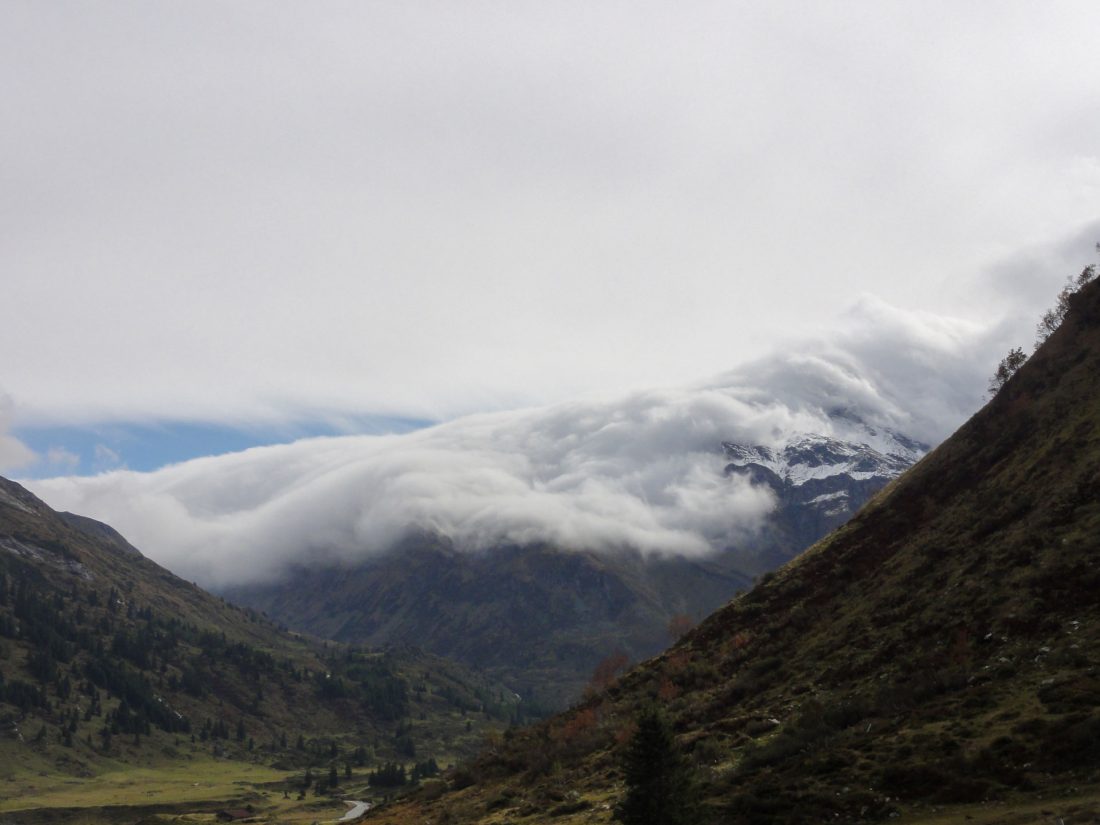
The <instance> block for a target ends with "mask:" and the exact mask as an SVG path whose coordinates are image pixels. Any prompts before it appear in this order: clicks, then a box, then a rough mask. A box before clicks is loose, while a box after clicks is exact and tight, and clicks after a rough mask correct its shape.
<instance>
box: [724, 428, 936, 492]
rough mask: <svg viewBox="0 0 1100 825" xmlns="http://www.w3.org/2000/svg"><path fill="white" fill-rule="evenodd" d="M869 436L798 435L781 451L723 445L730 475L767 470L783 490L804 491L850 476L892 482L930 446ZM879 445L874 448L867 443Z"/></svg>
mask: <svg viewBox="0 0 1100 825" xmlns="http://www.w3.org/2000/svg"><path fill="white" fill-rule="evenodd" d="M861 429H863V431H864V432H863V433H861V434H866V435H868V436H870V438H867V439H865V440H863V441H858V442H857V441H848V440H841V439H838V438H833V437H830V436H824V435H814V434H798V435H794V436H791V437H789V438H788V439H787V440H786V441H785V442H783V443H781V444H779V445H778V446H776V447H765V446H761V445H753V446H746V445H743V444H735V443H733V442H729V441H724V442H722V449H723V450H724V451H725V454H726V458H727V459H728V460H729V464H728V465H727V466H726V472H727V473H729V472H735V471H736V470H738V469H740V468H746V469H749V470H760V469H763V470H767V471H769V472H770V473H772V474H774V475H775V477H776V478H778V480H779V481H780V482H782V483H783V484H784V485H789V486H791V487H799V486H802V485H803V484H806V483H807V482H809V481H813V480H819V479H826V478H832V477H834V476H847V477H849V478H851V479H854V480H857V481H862V480H867V479H872V478H881V479H891V478H895V477H896V476H898V475H900V474H901V473H903V472H904V471H905V470H906V469H907V468H908V467H909V466H910V465H912V464H913V463H914V462H915V461H917V460H918V459H919V458H920V457H921V456H922V455H923V454H924V453H925V452H926V451H927V449H928V448H927V446H925V445H923V444H920V443H918V442H916V441H913V440H912V439H909V438H907V437H905V436H902V435H900V434H898V433H893V432H891V431H887V430H874V429H873V428H870V427H867V425H862V426H861ZM867 441H873V442H875V445H874V446H872V444H869V443H866V442H867Z"/></svg>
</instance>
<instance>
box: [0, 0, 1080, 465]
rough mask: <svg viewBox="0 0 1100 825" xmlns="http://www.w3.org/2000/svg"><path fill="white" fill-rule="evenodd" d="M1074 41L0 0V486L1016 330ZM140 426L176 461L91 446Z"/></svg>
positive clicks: (796, 13)
mask: <svg viewBox="0 0 1100 825" xmlns="http://www.w3.org/2000/svg"><path fill="white" fill-rule="evenodd" d="M1098 31H1100V4H1097V3H1096V2H1095V0H1091V2H1079V3H1073V2H1063V3H1059V2H1043V3H1038V2H1029V3H1023V2H1003V3H958V2H944V3H935V2H922V3H889V2H881V3H852V2H845V3H825V2H822V3H806V2H794V3H782V2H771V1H769V2H766V3H765V2H757V3H729V2H723V3H713V4H711V3H692V4H684V3H671V2H668V3H639V2H629V3H626V2H622V3H613V2H608V3H599V2H595V3H594V2H590V0H585V1H584V2H575V3H574V2H566V0H558V2H554V3H522V2H496V3H483V2H463V3H442V2H441V3H416V2H407V1H406V0H402V2H393V3H384V2H377V3H362V2H355V3H325V2H321V3H314V2H311V3H279V2H271V0H265V2H262V3H260V2H257V3H247V2H235V3H203V2H158V3H149V2H146V1H145V0H141V2H133V3H126V2H117V1H116V2H110V3H96V2H79V3H77V2H74V3H64V2H50V3H42V2H16V1H15V0H10V1H9V2H5V3H3V4H2V5H0V99H2V100H3V102H4V114H3V127H2V128H0V175H2V177H0V263H2V274H0V278H2V284H0V287H2V295H0V349H2V351H3V352H4V357H3V359H0V463H5V464H6V465H7V467H9V468H15V469H18V468H20V467H22V470H23V471H24V472H26V473H28V474H36V475H48V474H57V473H61V472H72V471H79V472H94V471H95V470H97V469H107V468H110V467H112V466H118V465H121V464H126V463H127V462H128V461H129V463H130V465H131V466H135V462H136V463H138V464H140V463H141V461H144V462H145V464H146V465H149V464H156V463H158V462H164V461H168V460H176V459H179V458H185V457H187V456H189V455H201V454H204V453H213V452H224V451H225V450H227V449H236V448H239V447H244V446H250V445H251V444H253V443H260V442H262V441H264V440H279V439H278V438H276V437H275V435H282V436H284V437H283V438H282V440H286V438H285V436H286V435H287V434H288V433H289V434H290V435H300V434H316V433H321V432H330V431H340V430H351V431H361V430H364V429H366V430H378V429H398V430H400V429H410V428H414V427H416V426H419V425H420V424H422V423H423V422H424V421H426V420H446V419H450V418H454V417H456V416H458V415H460V414H464V413H470V412H479V411H493V410H503V409H509V408H516V407H522V406H529V405H534V404H541V403H546V402H559V401H565V400H568V399H571V398H575V397H578V396H583V395H584V394H586V393H591V392H593V391H600V392H608V391H616V392H618V391H627V390H629V389H631V388H645V387H651V386H670V385H679V384H682V383H684V382H688V381H692V380H696V379H701V378H703V377H705V376H708V375H711V374H715V373H719V372H721V371H724V370H728V369H730V368H733V367H735V366H737V365H738V364H742V363H744V362H746V361H747V360H749V359H752V358H756V357H759V356H762V355H764V354H766V353H768V352H771V351H774V350H776V349H777V348H778V349H782V348H783V347H784V346H786V345H787V344H788V343H789V342H790V341H793V340H802V339H805V338H806V337H807V336H811V335H812V334H816V331H817V330H818V329H819V328H821V327H823V326H835V324H836V323H837V321H838V319H843V318H845V317H852V316H851V315H845V313H846V312H850V310H851V307H853V306H857V307H858V306H861V304H860V303H859V302H860V301H866V300H873V301H882V302H885V303H886V304H888V305H892V306H894V307H897V308H899V310H901V311H903V312H906V313H912V312H923V313H932V314H935V315H943V316H955V317H959V318H963V319H967V320H968V321H969V322H971V323H974V324H978V325H984V326H986V327H990V328H992V327H994V326H996V325H997V324H999V323H1002V322H1005V319H1006V318H1009V317H1015V316H1014V315H1013V313H1016V314H1019V312H1020V311H1021V306H1023V307H1025V308H1026V309H1027V311H1028V312H1029V313H1031V314H1034V315H1037V314H1038V313H1039V312H1041V310H1042V308H1043V304H1044V303H1049V299H1048V298H1047V297H1043V296H1050V298H1052V297H1053V290H1054V289H1056V287H1057V284H1058V282H1059V281H1061V280H1062V279H1063V278H1064V277H1065V275H1067V274H1070V273H1071V272H1073V271H1075V270H1076V269H1079V268H1080V267H1081V266H1083V265H1084V264H1085V263H1087V262H1088V261H1089V260H1090V258H1089V253H1090V251H1091V246H1092V243H1093V242H1094V241H1095V240H1100V238H1098V237H1097V233H1096V230H1097V228H1098V225H1097V224H1096V220H1097V218H1098V217H1100V156H1098V153H1100V83H1098V82H1097V77H1098V74H1097V65H1098V64H1097V45H1096V33H1097V32H1098ZM1008 288H1011V290H1012V294H1011V297H1009V296H1006V294H1005V290H1006V289H1008ZM866 296H874V298H873V299H869V298H867V297H866ZM1025 299H1026V300H1025ZM1032 301H1037V302H1038V303H1037V304H1036V305H1035V306H1034V307H1032V306H1031V305H1030V303H1029V302H1032ZM862 305H863V306H866V304H862ZM875 305H876V306H878V305H879V304H875ZM856 315H857V316H858V311H857V313H856ZM1019 343H1021V344H1027V343H1028V341H1027V340H1022V341H1020V342H1019ZM985 355H986V356H988V353H985ZM136 427H142V428H145V429H144V430H143V432H145V433H149V432H153V433H155V432H157V428H158V427H160V428H166V429H162V430H161V431H162V432H169V431H170V432H171V433H172V434H173V437H175V438H177V439H179V438H183V441H181V442H180V446H179V449H178V451H177V452H178V454H177V453H169V452H161V453H157V454H156V457H155V458H151V457H150V456H149V455H146V456H144V457H140V456H138V455H136V454H135V455H134V456H126V455H121V454H120V451H121V450H122V448H121V447H120V446H119V445H120V443H121V442H120V441H118V440H116V441H111V440H110V439H107V438H100V437H99V434H101V433H103V432H107V431H109V430H110V429H111V428H115V431H123V430H125V431H128V432H130V433H133V432H134V428H136ZM127 428H129V429H128V430H127ZM180 428H184V429H183V430H181V429H180ZM241 431H246V432H252V433H253V435H252V436H240V437H238V436H233V437H229V436H227V435H226V433H229V432H241ZM180 432H184V433H185V435H184V436H180ZM273 433H274V434H275V435H272V434H273ZM234 439H235V440H234ZM151 440H155V436H148V435H147V436H146V437H144V441H143V442H142V443H145V444H147V443H149V442H150V441H151ZM183 442H186V444H184V443H183ZM51 448H52V450H51ZM32 453H33V455H32Z"/></svg>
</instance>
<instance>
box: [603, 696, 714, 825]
mask: <svg viewBox="0 0 1100 825" xmlns="http://www.w3.org/2000/svg"><path fill="white" fill-rule="evenodd" d="M637 724H638V730H637V731H636V732H635V734H634V736H633V737H632V738H631V740H630V742H629V743H628V745H627V747H626V751H625V753H624V754H623V775H624V778H625V779H626V796H625V797H623V800H622V801H621V802H620V803H619V805H618V807H617V808H616V809H615V818H616V819H618V820H619V821H620V822H622V823H623V824H624V825H695V823H696V822H697V818H696V805H695V792H694V782H693V778H692V773H691V766H690V765H689V764H688V763H687V761H686V760H685V759H684V758H683V756H682V755H681V754H680V752H679V751H677V750H676V741H675V739H674V738H673V736H672V728H671V727H670V725H669V723H668V720H667V719H666V718H665V717H664V714H662V713H661V712H660V711H659V710H657V709H656V708H647V709H645V710H643V711H642V712H641V714H640V715H639V716H638V719H637Z"/></svg>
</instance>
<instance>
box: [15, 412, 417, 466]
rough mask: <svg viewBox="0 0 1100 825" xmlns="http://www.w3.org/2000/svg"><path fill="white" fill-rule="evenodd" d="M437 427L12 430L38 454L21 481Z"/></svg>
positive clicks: (358, 422) (354, 421) (380, 420)
mask: <svg viewBox="0 0 1100 825" xmlns="http://www.w3.org/2000/svg"><path fill="white" fill-rule="evenodd" d="M433 423H435V422H432V421H426V420H420V419H413V418H389V417H381V416H361V417H356V418H350V419H349V418H344V419H341V420H340V421H339V422H338V423H332V422H327V421H312V422H296V423H294V424H280V425H272V426H262V425H259V426H257V425H251V424H250V425H241V426H233V425H227V424H208V423H194V422H157V423H125V422H115V423H111V424H99V425H94V426H48V427H20V428H17V429H14V430H13V431H12V435H14V436H16V437H17V438H18V439H19V440H20V441H22V442H23V443H24V444H26V445H27V446H28V447H30V448H31V449H32V450H33V451H34V452H35V454H36V455H37V457H38V458H37V461H35V463H33V464H31V465H30V466H26V467H22V468H20V471H19V472H18V473H17V475H19V476H20V477H21V478H26V479H35V478H50V477H53V476H62V475H95V474H97V473H103V472H108V471H110V470H119V469H129V470H141V471H148V470H156V469H158V468H160V467H164V466H166V465H168V464H177V463H179V462H181V461H187V460H188V459H192V458H200V457H202V456H210V455H221V454H223V453H230V452H237V451H239V450H246V449H248V448H249V447H262V446H266V445H269V444H285V443H287V442H289V441H294V440H296V439H299V438H311V437H315V436H331V435H349V434H361V435H380V434H383V433H402V432H410V431H412V430H417V429H421V428H423V427H427V426H430V425H431V424H433Z"/></svg>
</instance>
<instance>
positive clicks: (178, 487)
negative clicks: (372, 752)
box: [31, 299, 1000, 587]
mask: <svg viewBox="0 0 1100 825" xmlns="http://www.w3.org/2000/svg"><path fill="white" fill-rule="evenodd" d="M844 329H845V330H847V331H846V332H843V333H834V334H830V335H826V336H822V337H821V338H820V339H819V340H815V341H810V342H804V343H802V344H801V345H799V346H796V347H792V348H791V349H790V350H789V351H788V352H787V353H785V354H782V355H776V356H774V357H771V358H769V359H765V360H762V361H758V362H755V363H753V364H750V365H747V366H745V367H743V368H741V369H738V370H736V371H733V372H731V373H729V374H727V375H724V376H721V377H719V378H717V379H715V380H714V381H711V382H707V383H704V384H700V385H695V386H689V387H683V388H679V389H665V390H654V391H648V392H635V393H632V394H628V395H624V396H620V397H616V398H609V399H589V400H584V401H577V402H572V403H562V404H556V405H553V406H549V407H544V408H537V409H528V410H521V411H516V412H507V413H495V414H485V415H476V416H470V417H466V418H462V419H457V420H455V421H452V422H450V423H446V424H442V425H439V426H435V427H431V428H428V429H424V430H420V431H417V432H413V433H409V434H403V435H393V436H350V437H341V438H318V439H308V440H303V441H298V442H295V443H292V444H286V445H280V446H272V447H261V448H256V449H251V450H247V451H244V452H240V453H233V454H228V455H222V456H217V457H212V458H203V459H196V460H193V461H188V462H185V463H182V464H177V465H174V466H170V467H166V468H164V469H161V470H158V471H156V472H151V473H136V472H128V471H116V472H111V473H107V474H103V475H100V476H96V477H91V478H87V477H70V478H56V479H50V480H46V481H39V482H34V483H33V484H32V485H31V486H32V487H33V489H34V490H35V491H36V492H38V493H39V494H40V495H42V496H43V497H44V498H45V499H46V500H47V501H48V502H49V503H50V504H51V505H53V506H54V507H57V508H61V509H67V510H71V511H74V512H78V513H81V514H86V515H90V516H93V517H95V518H99V519H102V520H104V521H106V522H109V523H110V524H112V525H113V526H115V527H117V528H118V529H119V530H120V531H121V532H122V533H123V534H124V535H126V536H127V538H129V539H130V540H131V541H133V542H134V543H135V544H136V545H137V546H138V547H140V548H141V549H142V550H143V551H144V552H145V553H147V554H148V555H149V556H151V557H152V558H154V559H155V560H157V561H158V562H160V563H162V564H164V565H166V566H167V567H169V568H170V569H172V570H173V571H175V572H177V573H179V574H180V575H182V576H185V577H187V578H191V579H194V580H196V581H199V582H200V583H202V584H204V585H208V586H215V587H216V586H223V585H228V584H240V583H246V582H252V581H260V580H264V579H270V578H273V577H277V576H279V575H280V574H281V573H283V572H285V571H286V570H287V569H288V566H289V565H291V564H293V563H321V562H324V561H330V560H335V559H344V560H354V559H356V558H363V557H366V556H368V555H370V554H376V553H381V552H385V551H386V550H387V549H388V548H391V547H392V546H393V545H394V543H395V542H396V541H397V540H399V539H400V538H401V537H402V536H403V535H404V534H406V532H407V531H408V530H410V529H427V530H434V531H438V532H440V533H442V534H445V535H447V536H449V537H451V538H452V539H453V540H454V541H455V542H456V544H457V545H458V546H459V547H461V548H466V549H469V550H474V551H476V550H477V549H480V548H484V547H486V546H488V545H491V544H493V543H496V542H500V541H510V542H533V541H549V542H553V543H555V544H557V545H560V546H563V547H566V548H586V549H603V550H608V551H614V550H615V549H617V548H622V547H633V548H637V549H640V550H642V551H644V552H649V553H658V554H683V555H698V554H703V553H706V552H708V551H709V550H710V549H711V548H713V547H715V546H719V545H723V544H726V543H729V542H736V541H737V540H738V539H740V538H744V537H745V536H746V535H749V534H751V532H752V531H753V530H754V529H756V528H758V527H759V525H760V523H761V521H762V520H763V519H764V518H765V517H766V515H767V514H768V513H769V512H770V510H771V509H772V507H773V506H774V501H773V499H772V497H771V494H770V493H769V492H767V491H766V490H764V489H762V488H754V487H751V486H749V484H748V483H747V482H746V481H744V480H743V479H740V478H737V477H734V478H726V477H725V476H724V475H723V472H722V470H723V465H724V463H725V462H724V459H723V455H722V451H721V449H720V442H721V441H723V440H732V441H736V442H740V443H746V444H764V445H769V444H778V443H780V442H782V441H783V440H784V439H785V438H786V437H789V436H790V435H791V434H794V433H803V432H814V433H821V434H824V435H833V436H836V437H840V438H853V437H855V438H858V437H860V436H861V435H863V434H864V431H863V430H862V429H861V428H860V427H859V425H857V424H855V423H853V419H854V418H858V419H860V420H862V421H863V422H866V424H867V425H870V426H871V427H874V428H890V429H893V430H897V431H900V432H902V433H904V434H906V435H909V436H913V437H916V438H918V439H922V440H925V441H930V442H934V441H937V440H939V439H941V438H942V437H943V436H945V435H946V434H947V433H948V432H949V431H950V430H951V429H952V428H954V427H955V426H957V424H958V423H960V421H961V420H962V419H963V418H964V417H965V416H966V415H967V414H969V413H970V412H971V411H973V410H974V409H975V408H976V407H977V405H978V403H979V402H980V398H981V394H982V389H983V388H984V384H985V381H984V379H985V375H986V373H987V372H988V368H989V364H990V362H991V359H993V357H994V356H993V354H994V353H995V352H996V351H997V350H998V349H999V346H1000V345H999V342H997V341H994V340H993V339H994V338H995V337H996V336H994V335H992V334H991V333H989V332H987V331H983V330H981V329H979V328H977V327H975V326H973V325H970V324H967V323H964V322H959V321H952V320H945V319H942V318H937V317H933V316H926V315H909V314H904V313H901V312H899V311H897V310H895V309H893V308H891V307H889V306H886V305H884V304H882V303H880V302H877V301H875V300H871V299H868V300H865V301H863V302H861V303H860V304H859V305H857V307H856V308H855V309H854V310H853V311H852V312H851V314H850V317H848V318H846V319H845V322H844ZM838 413H844V415H838Z"/></svg>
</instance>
